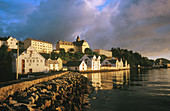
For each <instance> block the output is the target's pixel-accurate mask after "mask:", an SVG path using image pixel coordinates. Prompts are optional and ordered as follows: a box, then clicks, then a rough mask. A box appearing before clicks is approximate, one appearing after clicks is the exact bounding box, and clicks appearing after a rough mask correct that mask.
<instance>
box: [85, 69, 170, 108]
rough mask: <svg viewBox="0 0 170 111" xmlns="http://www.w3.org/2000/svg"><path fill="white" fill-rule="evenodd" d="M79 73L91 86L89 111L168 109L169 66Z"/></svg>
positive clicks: (169, 93) (169, 94) (169, 90)
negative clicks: (92, 88) (165, 67)
mask: <svg viewBox="0 0 170 111" xmlns="http://www.w3.org/2000/svg"><path fill="white" fill-rule="evenodd" d="M83 75H84V76H85V77H87V78H88V79H89V80H90V81H91V82H92V86H93V87H94V89H95V90H94V91H93V92H92V94H90V96H89V97H90V102H89V103H90V104H91V105H90V108H89V109H88V110H89V111H170V69H152V70H137V69H136V70H134V69H133V70H129V71H117V72H102V73H91V74H90V73H88V74H83Z"/></svg>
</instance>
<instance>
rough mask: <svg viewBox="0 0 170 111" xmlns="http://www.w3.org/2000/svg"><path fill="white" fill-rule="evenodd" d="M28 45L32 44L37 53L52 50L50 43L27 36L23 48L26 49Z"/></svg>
mask: <svg viewBox="0 0 170 111" xmlns="http://www.w3.org/2000/svg"><path fill="white" fill-rule="evenodd" d="M29 46H33V47H34V48H35V49H36V50H37V51H38V52H39V53H51V52H52V51H53V46H52V44H51V43H49V42H45V41H41V40H36V39H32V38H27V39H25V41H24V49H27V48H28V47H29Z"/></svg>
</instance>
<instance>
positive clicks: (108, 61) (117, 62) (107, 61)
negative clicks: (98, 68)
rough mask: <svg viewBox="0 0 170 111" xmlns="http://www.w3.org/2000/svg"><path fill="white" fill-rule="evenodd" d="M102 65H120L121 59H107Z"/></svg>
mask: <svg viewBox="0 0 170 111" xmlns="http://www.w3.org/2000/svg"><path fill="white" fill-rule="evenodd" d="M101 65H102V66H111V67H117V66H119V60H118V59H111V60H107V59H105V60H104V61H103V62H102V63H101Z"/></svg>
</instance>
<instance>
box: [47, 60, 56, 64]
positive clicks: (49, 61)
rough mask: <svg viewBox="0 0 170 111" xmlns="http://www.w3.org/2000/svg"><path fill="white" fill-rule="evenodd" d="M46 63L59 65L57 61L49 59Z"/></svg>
mask: <svg viewBox="0 0 170 111" xmlns="http://www.w3.org/2000/svg"><path fill="white" fill-rule="evenodd" d="M46 63H48V64H49V63H50V64H59V63H58V61H57V60H51V59H50V60H49V59H48V60H47V61H46Z"/></svg>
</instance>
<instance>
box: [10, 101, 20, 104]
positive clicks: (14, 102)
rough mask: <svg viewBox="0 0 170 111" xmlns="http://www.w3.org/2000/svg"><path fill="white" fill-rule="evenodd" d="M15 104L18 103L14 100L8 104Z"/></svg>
mask: <svg viewBox="0 0 170 111" xmlns="http://www.w3.org/2000/svg"><path fill="white" fill-rule="evenodd" d="M16 103H18V102H17V101H15V100H9V104H16Z"/></svg>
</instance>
